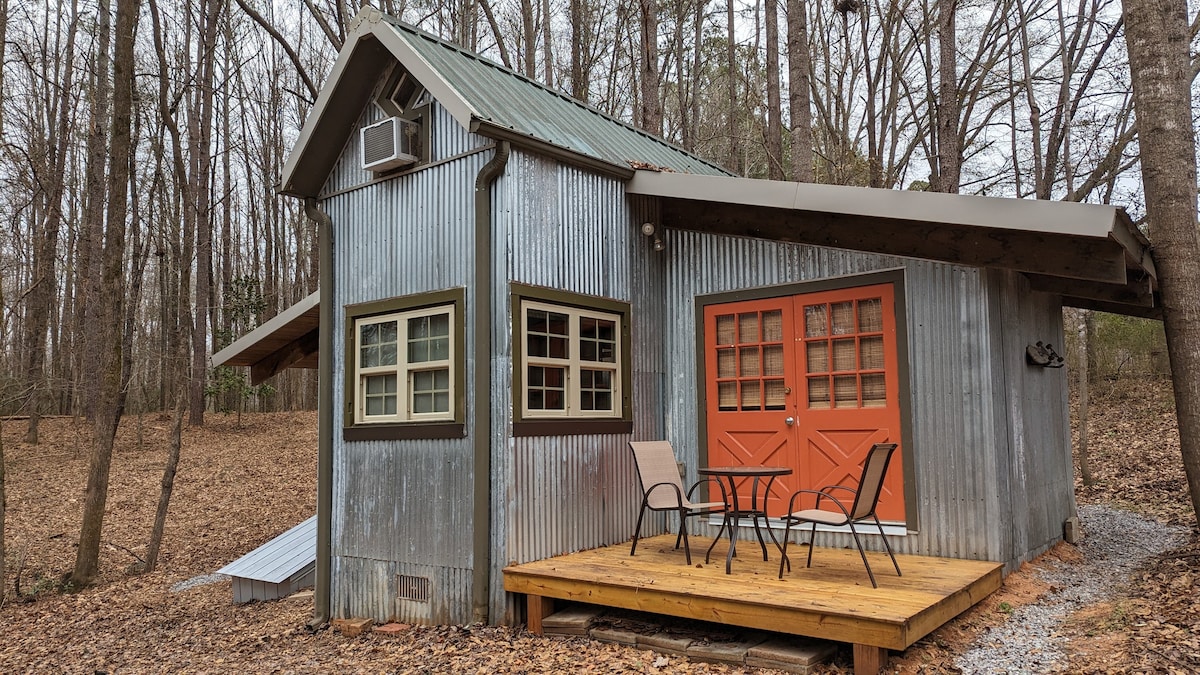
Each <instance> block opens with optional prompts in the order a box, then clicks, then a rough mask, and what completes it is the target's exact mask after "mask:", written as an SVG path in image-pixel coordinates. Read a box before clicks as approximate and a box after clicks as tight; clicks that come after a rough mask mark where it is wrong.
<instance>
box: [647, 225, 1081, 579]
mask: <svg viewBox="0 0 1200 675" xmlns="http://www.w3.org/2000/svg"><path fill="white" fill-rule="evenodd" d="M668 234H669V236H668V240H667V250H668V252H669V253H670V256H669V260H670V263H669V264H668V268H667V275H668V276H667V289H668V291H667V293H668V296H667V303H666V321H665V325H666V332H665V335H666V340H667V344H668V349H667V351H666V359H667V365H666V368H665V371H666V372H667V373H669V374H670V376H669V378H668V380H667V383H666V389H665V396H664V400H665V402H666V403H665V408H666V415H665V419H666V425H667V430H666V436H667V438H669V439H671V440H672V441H673V442H674V443H675V445H676V448H677V449H685V450H686V453H687V454H686V459H687V471H688V478H689V480H696V474H695V468H696V465H697V464H698V463H699V461H700V460H699V456H698V453H697V451H696V448H698V447H700V445H701V444H702V443H703V442H704V441H703V439H702V438H699V437H698V433H699V428H698V426H697V424H696V420H697V419H698V414H697V413H698V411H697V406H698V401H697V396H696V393H695V392H696V391H698V390H699V386H700V383H699V381H698V379H697V378H698V374H697V372H696V349H697V347H696V344H697V342H696V341H697V335H696V319H695V297H696V296H697V295H705V294H711V293H718V292H726V291H732V290H738V289H745V288H750V287H756V286H771V285H776V284H786V283H796V282H800V281H807V280H816V279H823V278H827V277H833V276H841V275H849V274H860V273H865V272H870V271H874V270H881V269H890V268H896V267H903V268H905V296H906V309H907V313H906V319H907V322H908V341H909V353H908V362H909V373H910V381H909V383H908V384H909V395H910V397H911V405H912V419H911V429H910V432H911V438H912V447H911V448H910V452H911V460H912V461H913V463H914V465H913V472H914V474H915V476H916V481H917V485H916V505H915V506H916V510H917V513H916V514H915V515H916V519H915V522H917V523H919V531H917V532H915V533H911V534H910V535H909V536H905V537H895V538H893V539H892V543H893V547H894V548H896V549H897V550H899V551H901V552H906V553H922V554H936V555H945V556H951V557H961V558H973V559H990V560H1002V561H1009V562H1015V561H1018V560H1019V559H1020V558H1022V557H1025V556H1026V555H1027V552H1028V551H1029V550H1031V548H1032V549H1037V548H1039V547H1040V548H1044V542H1046V541H1049V539H1052V538H1054V537H1055V536H1058V533H1059V532H1060V528H1061V521H1062V517H1063V509H1064V506H1063V504H1061V503H1057V502H1059V501H1061V500H1062V497H1061V495H1063V494H1067V495H1069V494H1070V490H1071V485H1072V483H1071V478H1070V466H1069V461H1070V453H1069V450H1067V451H1066V458H1067V459H1066V463H1065V465H1064V463H1063V462H1062V450H1061V447H1054V446H1058V445H1059V442H1060V440H1061V438H1062V436H1063V430H1064V429H1066V428H1067V427H1066V426H1065V410H1066V408H1065V389H1063V388H1062V387H1063V386H1064V385H1063V378H1062V377H1061V374H1057V375H1056V374H1055V373H1047V372H1028V371H1027V370H1026V369H1025V366H1024V365H1023V362H1022V361H1020V360H1019V357H1020V358H1023V357H1022V355H1023V353H1024V342H1023V341H1036V339H1047V338H1046V337H1044V336H1042V337H1037V338H1031V337H1028V335H1029V334H1031V333H1038V334H1044V335H1045V336H1049V339H1051V340H1055V339H1056V340H1058V343H1059V344H1061V319H1060V318H1059V315H1058V313H1057V311H1056V306H1055V305H1054V303H1053V302H1051V300H1052V298H1049V297H1041V298H1037V297H1030V295H1031V294H1029V293H1028V292H1027V289H1025V290H1022V289H1021V288H1020V285H1019V284H1018V283H1016V282H1015V281H1012V280H1006V284H1007V285H1003V286H1001V287H998V288H996V289H993V288H992V287H991V286H989V284H988V282H987V280H988V279H989V277H987V274H988V273H987V272H985V271H983V270H979V269H975V268H964V267H956V266H952V265H945V264H941V263H931V262H926V261H919V260H911V259H903V258H894V257H886V256H877V255H869V254H862V253H855V252H850V251H841V250H836V249H824V248H815V247H809V246H801V245H793V244H783V243H776V242H768V241H762V240H757V239H749V238H740V237H722V236H716V235H707V234H702V233H695V232H680V231H670V232H669V233H668ZM1013 277H1014V278H1015V279H1018V280H1019V279H1020V277H1019V275H1013ZM1034 295H1036V294H1034ZM992 296H994V297H995V298H996V299H997V300H999V299H1003V300H1004V301H1005V302H1006V303H1009V304H1010V305H1011V308H1009V309H1008V310H1006V311H1005V312H1003V313H1001V314H997V313H996V312H995V308H996V307H997V305H996V302H995V301H993V300H991V299H990V298H991V297H992ZM992 334H996V335H1004V339H1003V340H1002V341H1001V342H1002V343H1000V344H993V343H992V341H991V338H990V337H989V336H990V335H992ZM1018 343H1019V344H1018ZM1039 370H1040V369H1039ZM1038 377H1040V378H1041V379H1040V380H1039V381H1038V382H1037V383H1036V384H1031V383H1030V382H1029V379H1030V378H1038ZM1006 386H1007V389H1006ZM1010 437H1015V438H1017V439H1019V440H1017V441H1014V443H1013V447H1014V450H1013V451H1012V453H1015V455H1016V456H1015V458H1013V459H1010V457H1012V455H1011V454H1010V450H1009V445H1010V444H1009V438H1010ZM1067 447H1068V448H1069V446H1067ZM1047 463H1049V464H1051V465H1053V466H1047ZM1021 467H1024V469H1025V470H1024V473H1018V474H1015V475H1011V476H1010V472H1012V471H1017V470H1018V469H1019V468H1021ZM1029 469H1034V470H1036V471H1039V472H1041V473H1040V474H1039V475H1040V477H1044V478H1045V482H1044V483H1041V482H1040V481H1039V480H1033V481H1032V482H1029V478H1030V476H1031V475H1032V474H1031V473H1030V471H1029ZM1050 469H1054V470H1050ZM1022 480H1024V481H1025V483H1024V485H1025V488H1026V491H1025V492H1024V493H1021V494H1014V492H1013V490H1014V489H1015V485H1016V484H1017V483H1018V482H1019V481H1022ZM1017 501H1020V502H1021V505H1017V504H1016V502H1017ZM1052 502H1053V503H1052ZM1018 508H1020V509H1021V510H1022V512H1021V513H1019V514H1015V513H1014V510H1015V509H1018ZM1014 516H1017V517H1019V518H1020V522H1018V523H1014V522H1013V521H1014ZM1014 531H1028V532H1029V536H1031V537H1034V539H1033V540H1031V541H1029V542H1024V541H1022V540H1017V541H1014ZM1048 538H1049V539H1048ZM821 541H822V543H827V544H830V545H834V546H852V545H853V542H852V541H851V540H850V538H849V536H848V535H836V534H830V535H822V539H821ZM868 545H870V544H868Z"/></svg>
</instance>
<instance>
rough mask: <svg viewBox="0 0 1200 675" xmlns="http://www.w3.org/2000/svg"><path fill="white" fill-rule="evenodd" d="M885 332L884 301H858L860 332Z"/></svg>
mask: <svg viewBox="0 0 1200 675" xmlns="http://www.w3.org/2000/svg"><path fill="white" fill-rule="evenodd" d="M882 330H883V300H882V299H881V298H868V299H866V300H859V301H858V332H860V333H875V332H879V331H882Z"/></svg>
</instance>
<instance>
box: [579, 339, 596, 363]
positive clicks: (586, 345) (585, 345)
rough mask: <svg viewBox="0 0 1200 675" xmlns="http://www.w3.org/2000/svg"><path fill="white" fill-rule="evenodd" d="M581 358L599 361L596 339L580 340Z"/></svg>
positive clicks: (582, 359)
mask: <svg viewBox="0 0 1200 675" xmlns="http://www.w3.org/2000/svg"><path fill="white" fill-rule="evenodd" d="M579 359H580V360H581V361H597V360H598V359H597V358H596V342H595V341H594V340H580V341H579Z"/></svg>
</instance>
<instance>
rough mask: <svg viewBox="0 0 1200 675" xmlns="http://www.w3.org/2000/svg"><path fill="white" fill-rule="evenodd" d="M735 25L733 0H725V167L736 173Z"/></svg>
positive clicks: (740, 169)
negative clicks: (726, 152) (726, 155)
mask: <svg viewBox="0 0 1200 675" xmlns="http://www.w3.org/2000/svg"><path fill="white" fill-rule="evenodd" d="M736 29H737V26H736V24H735V23H734V12H733V0H725V40H726V42H725V77H726V78H727V80H726V84H727V85H728V86H727V91H726V92H725V93H726V103H727V104H728V108H727V110H726V113H727V114H728V118H726V120H725V133H726V134H727V135H728V136H729V156H728V157H726V158H725V168H726V169H730V170H733V171H734V172H736V173H739V174H740V173H741V172H742V163H741V162H740V161H738V143H737V114H738V110H737V49H736V46H737V30H736Z"/></svg>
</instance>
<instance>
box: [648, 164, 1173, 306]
mask: <svg viewBox="0 0 1200 675" xmlns="http://www.w3.org/2000/svg"><path fill="white" fill-rule="evenodd" d="M626 192H627V193H629V194H637V195H646V196H652V197H658V198H659V201H660V213H661V219H662V223H661V224H662V225H664V226H666V227H674V228H678V229H684V230H697V231H705V232H717V233H721V234H731V235H743V236H749V237H758V238H763V239H773V240H777V241H788V242H796V243H804V244H811V245H816V246H828V247H831V248H842V249H851V250H856V251H864V252H870V253H880V254H884V255H896V256H904V257H911V258H922V259H926V260H937V261H941V262H947V263H952V264H961V265H971V266H976V267H994V268H1000V269H1009V270H1015V271H1018V272H1023V273H1025V274H1026V275H1027V276H1028V277H1029V279H1030V282H1031V286H1032V287H1033V288H1034V289H1035V290H1040V291H1045V292H1049V293H1055V294H1059V295H1061V296H1063V302H1064V304H1066V305H1067V306H1074V307H1083V308H1088V309H1098V310H1102V311H1107V312H1115V313H1119V314H1128V315H1133V316H1144V317H1153V318H1156V317H1157V316H1158V314H1159V310H1158V307H1157V303H1156V302H1155V292H1156V290H1157V282H1156V276H1157V275H1156V273H1155V269H1154V262H1153V260H1152V259H1151V257H1150V242H1149V241H1148V240H1147V239H1146V237H1145V235H1143V234H1142V233H1141V231H1139V230H1138V229H1137V228H1136V227H1135V226H1134V225H1133V223H1132V221H1131V220H1130V219H1129V217H1128V215H1126V213H1125V212H1124V210H1122V209H1120V208H1117V207H1113V206H1104V205H1098V204H1078V203H1068V202H1051V201H1037V200H1030V199H1006V198H997V197H980V196H973V195H952V194H941V193H929V192H905V191H897V190H883V189H873V188H861V187H847V186H838V185H818V184H814V183H790V182H782V181H767V180H753V179H746V178H729V177H722V176H696V175H689V174H677V173H665V172H653V171H638V172H637V174H636V175H635V176H634V177H633V179H632V180H630V181H629V182H628V183H627V184H626Z"/></svg>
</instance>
